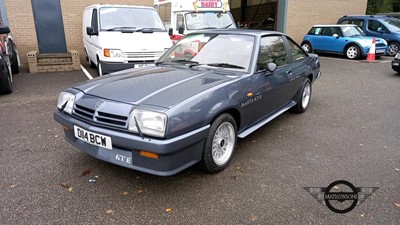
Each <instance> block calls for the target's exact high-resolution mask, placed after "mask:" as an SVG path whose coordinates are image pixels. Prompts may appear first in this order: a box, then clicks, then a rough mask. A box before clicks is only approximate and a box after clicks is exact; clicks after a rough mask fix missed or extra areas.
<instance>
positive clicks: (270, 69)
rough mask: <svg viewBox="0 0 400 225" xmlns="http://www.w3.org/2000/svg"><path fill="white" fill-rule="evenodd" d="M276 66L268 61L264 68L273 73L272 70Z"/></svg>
mask: <svg viewBox="0 0 400 225" xmlns="http://www.w3.org/2000/svg"><path fill="white" fill-rule="evenodd" d="M277 67H278V66H277V65H276V64H275V63H272V62H270V63H267V65H266V66H265V69H266V70H267V71H268V72H271V73H273V72H274V71H275V70H276V68H277Z"/></svg>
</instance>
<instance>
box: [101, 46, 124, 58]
mask: <svg viewBox="0 0 400 225" xmlns="http://www.w3.org/2000/svg"><path fill="white" fill-rule="evenodd" d="M104 56H105V57H110V58H119V57H121V56H122V52H121V50H119V49H108V48H105V49H104Z"/></svg>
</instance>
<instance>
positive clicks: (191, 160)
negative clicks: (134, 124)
mask: <svg viewBox="0 0 400 225" xmlns="http://www.w3.org/2000/svg"><path fill="white" fill-rule="evenodd" d="M54 119H55V120H56V121H57V122H58V123H60V124H62V125H63V127H64V134H65V139H66V140H67V141H68V142H69V143H71V144H72V145H74V146H75V147H76V148H78V149H80V150H82V151H84V152H86V153H87V154H89V155H91V156H93V157H95V158H97V159H100V160H103V161H106V162H110V163H113V164H116V165H120V166H123V167H127V168H130V169H134V170H138V171H142V172H145V173H150V174H154V175H158V176H170V175H173V174H176V173H178V172H180V171H182V170H184V169H186V168H188V167H190V166H192V165H193V164H195V163H197V162H199V161H200V160H201V158H202V154H203V148H204V142H205V139H206V136H207V134H208V130H209V127H210V126H209V125H207V126H205V127H202V128H199V129H197V130H194V131H192V132H189V133H186V134H184V135H181V136H178V137H174V138H171V139H167V140H159V139H152V138H148V137H145V138H144V139H142V138H141V137H140V136H139V135H135V134H131V133H125V132H121V131H116V130H111V129H107V128H103V127H98V126H94V125H92V124H88V123H86V122H83V121H80V120H78V119H75V118H74V117H71V116H70V115H69V114H65V113H59V112H55V113H54ZM74 125H76V126H78V127H81V128H83V129H85V130H87V131H91V132H95V133H98V134H102V135H106V136H109V137H111V139H112V143H113V145H112V149H111V150H110V149H106V148H103V147H98V146H95V145H92V144H89V143H86V142H84V141H82V140H80V139H77V138H76V137H75V135H74ZM141 150H143V151H148V152H153V153H156V154H158V155H159V156H160V157H159V158H158V159H152V158H147V157H143V156H141V155H140V151H141Z"/></svg>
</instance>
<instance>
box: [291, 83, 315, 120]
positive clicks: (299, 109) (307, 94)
mask: <svg viewBox="0 0 400 225" xmlns="http://www.w3.org/2000/svg"><path fill="white" fill-rule="evenodd" d="M311 91H312V88H311V81H310V79H308V78H307V79H306V81H305V83H304V86H303V88H302V90H301V93H300V95H299V97H298V99H297V104H296V105H295V106H294V107H293V108H292V111H293V112H295V113H303V112H305V111H306V110H307V108H308V105H309V104H310V100H311Z"/></svg>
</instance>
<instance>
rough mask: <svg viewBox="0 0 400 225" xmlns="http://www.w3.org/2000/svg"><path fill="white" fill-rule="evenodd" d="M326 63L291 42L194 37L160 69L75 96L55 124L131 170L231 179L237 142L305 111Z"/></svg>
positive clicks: (94, 83) (94, 84)
mask: <svg viewBox="0 0 400 225" xmlns="http://www.w3.org/2000/svg"><path fill="white" fill-rule="evenodd" d="M319 69H320V63H319V58H318V56H317V55H315V54H308V53H306V52H304V50H303V49H302V48H301V47H300V46H299V45H297V44H296V43H295V42H294V41H293V40H292V39H290V38H289V37H288V36H286V35H285V34H283V33H279V32H271V31H260V30H257V31H255V30H254V31H252V30H212V31H206V32H197V33H192V34H189V35H187V36H186V37H185V38H183V39H182V40H180V41H179V42H178V43H177V44H176V45H174V46H173V47H172V48H171V49H169V50H168V51H166V52H165V54H164V55H163V56H162V57H161V58H160V59H159V60H158V61H157V62H156V64H155V65H152V66H147V67H143V68H136V69H130V70H125V71H120V72H117V73H113V74H110V75H108V76H103V77H100V78H96V79H94V80H91V81H87V82H84V83H81V84H78V85H76V86H74V87H71V88H68V89H66V90H65V91H63V92H62V93H61V94H60V95H59V99H58V106H57V107H58V110H57V111H56V112H55V113H54V118H55V120H56V121H57V122H59V123H60V124H61V125H62V126H63V128H64V133H65V139H66V140H67V141H68V142H69V143H71V144H72V145H73V146H75V147H76V148H78V149H80V150H82V151H84V152H86V153H87V154H89V155H91V156H93V157H95V158H98V159H101V160H104V161H107V162H110V163H114V164H117V165H120V166H124V167H127V168H131V169H134V170H138V171H142V172H146V173H150V174H155V175H160V176H169V175H173V174H176V173H178V172H180V171H182V170H184V169H186V168H188V167H190V166H192V165H194V164H197V163H199V164H200V165H201V166H202V167H203V168H204V169H205V170H206V171H208V172H210V173H215V172H219V171H221V170H223V169H225V168H226V167H227V166H228V165H229V162H230V161H231V159H232V156H233V153H234V150H235V145H236V142H237V138H244V137H246V136H248V135H249V134H251V133H252V132H253V131H255V130H257V129H258V128H260V127H261V126H263V125H265V124H266V123H268V122H269V121H271V120H272V119H274V118H276V117H277V116H279V115H280V114H282V113H284V112H286V111H287V110H292V111H294V112H297V113H302V112H304V111H306V109H307V107H308V106H309V103H310V99H311V90H312V88H311V87H312V84H313V82H314V81H315V80H316V79H317V78H319V77H320V74H321V73H320V70H319Z"/></svg>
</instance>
